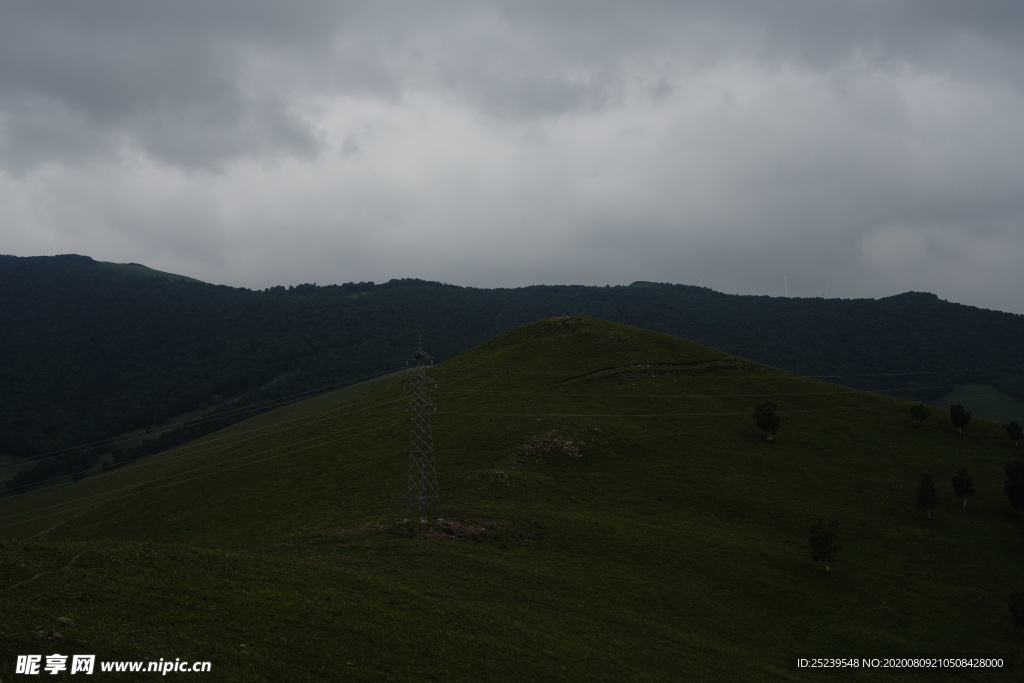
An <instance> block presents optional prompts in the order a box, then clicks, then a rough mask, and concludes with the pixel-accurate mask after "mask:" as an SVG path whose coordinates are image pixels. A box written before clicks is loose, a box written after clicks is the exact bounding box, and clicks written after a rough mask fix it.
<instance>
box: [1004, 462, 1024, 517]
mask: <svg viewBox="0 0 1024 683" xmlns="http://www.w3.org/2000/svg"><path fill="white" fill-rule="evenodd" d="M1004 472H1006V482H1005V483H1004V484H1003V493H1005V494H1006V497H1007V498H1009V499H1010V506H1011V507H1012V508H1013V509H1014V510H1018V511H1020V512H1024V461H1021V460H1011V461H1010V462H1008V463H1006V469H1005V470H1004Z"/></svg>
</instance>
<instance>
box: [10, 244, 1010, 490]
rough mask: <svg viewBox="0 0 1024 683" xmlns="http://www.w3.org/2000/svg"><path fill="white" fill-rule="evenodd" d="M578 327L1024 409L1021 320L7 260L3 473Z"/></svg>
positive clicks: (864, 383)
mask: <svg viewBox="0 0 1024 683" xmlns="http://www.w3.org/2000/svg"><path fill="white" fill-rule="evenodd" d="M337 279H338V280H344V273H339V274H338V278H337ZM575 313H587V314H590V315H593V316H597V317H601V318H606V319H609V320H614V321H616V322H622V323H626V324H629V325H635V326H637V327H643V328H647V329H651V330H655V331H660V332H667V333H670V334H674V335H677V336H681V337H685V338H688V339H692V340H694V341H697V342H700V343H703V344H707V345H710V346H714V347H717V348H720V349H722V350H724V351H727V352H730V353H734V354H737V355H740V356H744V357H747V358H750V359H753V360H755V361H758V362H762V363H767V364H769V365H774V366H776V367H781V368H784V369H786V370H790V371H793V372H797V373H801V374H807V375H814V376H825V377H826V378H827V379H829V380H830V381H833V382H837V383H842V384H848V385H850V386H854V387H858V388H865V389H872V390H876V391H882V392H887V393H891V394H894V395H899V396H904V397H912V398H916V399H918V400H931V399H934V398H937V397H939V396H941V395H943V394H944V393H945V392H946V391H948V390H949V389H950V388H951V387H953V386H957V385H960V384H964V383H989V384H994V385H997V386H999V387H1000V388H1003V389H1004V390H1006V391H1008V392H1010V393H1012V394H1014V395H1017V396H1021V397H1024V382H1022V377H1021V374H1020V373H1021V371H1022V369H1024V346H1022V345H1021V344H1020V343H1019V340H1020V339H1022V338H1024V317H1022V316H1018V315H1012V314H1008V313H1000V312H997V311H988V310H982V309H977V308H972V307H969V306H962V305H958V304H951V303H947V302H943V301H940V300H939V299H938V298H937V297H935V296H934V295H930V294H921V293H907V294H901V295H899V296H893V297H888V298H885V299H880V300H869V299H864V300H836V299H832V300H826V299H788V298H775V297H767V296H739V295H727V294H721V293H718V292H714V291H712V290H710V289H707V288H701V287H693V286H687V285H667V284H655V283H645V282H638V283H634V284H633V285H630V286H617V287H584V286H544V285H540V286H534V287H524V288H518V289H492V290H486V289H475V288H469V287H458V286H454V285H446V284H441V283H436V282H425V281H422V280H415V279H406V280H392V281H390V282H386V283H383V284H374V283H370V282H361V283H347V284H342V285H328V286H318V285H315V284H303V285H298V286H292V287H284V286H279V287H273V288H270V289H267V290H262V291H253V290H248V289H244V288H234V287H227V286H223V285H212V284H206V283H202V282H198V281H194V280H189V279H187V278H182V277H176V276H174V275H171V274H166V273H158V272H157V271H152V270H149V269H147V268H145V267H143V266H138V265H135V264H133V265H131V266H118V265H115V264H106V263H102V262H97V261H94V260H93V259H91V258H88V257H85V256H76V255H65V256H54V257H30V258H22V257H14V256H0V315H2V319H3V321H4V322H3V325H0V361H2V365H0V377H2V382H3V387H4V391H3V392H0V456H2V455H13V456H17V457H39V456H43V455H47V454H52V453H54V452H55V451H58V450H60V449H69V448H78V447H81V446H82V445H83V444H92V447H91V449H90V450H89V451H88V452H89V453H91V454H92V455H97V454H99V453H101V452H109V451H110V450H111V446H110V443H109V441H110V439H112V438H114V437H116V436H117V435H119V434H123V433H125V432H127V431H130V430H135V429H142V428H146V427H152V426H156V425H160V424H161V423H163V422H164V421H165V420H166V419H168V418H170V417H172V416H175V415H179V414H182V413H186V412H189V411H194V410H197V409H209V410H212V409H215V408H216V407H217V406H218V405H220V404H221V403H222V402H225V401H228V400H230V401H231V402H232V405H233V406H235V407H238V406H244V405H246V404H249V405H255V404H259V403H264V402H266V401H269V400H273V399H277V398H280V397H283V396H288V395H293V394H297V393H299V392H304V391H309V390H312V389H316V388H321V387H322V388H326V387H329V386H332V385H335V384H337V383H339V382H343V381H346V380H352V379H354V378H358V377H362V376H366V375H370V374H373V373H379V372H382V371H385V370H388V369H391V368H397V367H401V366H402V364H403V361H404V359H405V358H406V356H408V354H409V352H410V350H411V344H412V340H413V338H414V335H415V333H416V330H417V329H420V330H422V331H423V333H424V336H425V337H427V338H429V340H430V341H429V342H428V350H429V352H430V353H431V354H432V355H433V356H434V357H435V358H437V359H438V360H444V359H445V358H449V357H451V356H453V355H455V354H457V353H459V352H461V351H464V350H466V349H468V348H470V347H472V346H474V345H476V344H479V343H481V342H483V341H486V340H487V339H489V338H491V337H493V336H496V335H497V334H500V333H501V332H504V331H506V330H508V329H510V328H512V327H515V326H517V325H521V324H524V323H526V322H530V321H532V320H536V319H538V318H542V317H547V316H554V315H562V314H575ZM1013 366H1017V367H1013ZM93 459H94V458H93ZM55 460H57V461H59V462H62V463H64V464H63V467H64V470H66V471H67V473H73V472H72V470H76V468H77V470H81V469H82V468H86V469H87V468H88V467H89V466H90V462H89V456H88V454H87V455H82V454H81V453H80V452H76V454H75V457H74V458H71V457H68V458H56V459H55ZM71 460H74V462H71ZM64 470H62V471H64Z"/></svg>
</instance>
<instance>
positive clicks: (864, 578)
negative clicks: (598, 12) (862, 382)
mask: <svg viewBox="0 0 1024 683" xmlns="http://www.w3.org/2000/svg"><path fill="white" fill-rule="evenodd" d="M730 358H731V357H728V356H726V355H725V354H721V353H720V352H716V351H714V350H711V349H707V348H706V347H700V346H698V345H695V344H690V343H688V342H684V341H682V340H678V339H673V338H668V337H664V336H662V335H656V334H653V333H646V332H641V331H639V330H634V329H631V328H626V327H624V326H619V325H612V324H610V323H604V322H602V321H596V320H593V319H589V318H585V317H575V318H572V319H556V320H547V321H540V322H538V323H536V324H534V325H530V326H526V327H524V328H519V329H517V330H515V331H513V332H512V333H509V334H508V335H504V336H502V337H499V338H497V339H495V340H493V341H492V342H490V343H489V344H488V345H485V346H483V347H480V348H478V349H476V350H474V351H472V352H470V353H468V354H466V355H465V356H464V357H460V358H457V359H454V362H452V363H445V364H442V365H440V366H437V367H435V368H431V369H430V370H429V373H430V374H431V376H433V377H435V378H436V379H438V381H439V388H438V392H437V394H436V395H435V398H436V399H437V400H438V402H439V403H440V404H441V407H442V410H441V411H440V412H439V413H438V414H437V417H436V418H435V441H436V443H437V446H438V464H439V470H440V472H441V480H442V497H443V505H444V515H445V517H446V519H448V521H447V522H444V523H441V524H431V525H418V524H412V525H403V524H402V523H401V522H399V521H398V518H399V517H400V516H401V514H402V495H403V493H404V476H405V471H404V468H405V456H404V453H405V449H406V448H407V445H408V442H407V438H408V437H407V427H405V426H404V425H397V426H395V427H394V428H392V429H389V430H384V431H383V432H380V433H375V434H373V435H372V436H371V435H367V436H366V437H364V438H362V439H361V440H354V441H353V442H351V443H346V444H345V445H344V446H343V447H337V448H335V447H325V448H323V449H311V450H309V451H306V452H303V453H302V454H301V455H297V456H296V457H295V458H294V460H292V461H290V462H287V463H281V462H279V461H278V462H275V463H257V464H254V465H253V466H252V467H251V468H244V469H241V470H238V471H237V472H234V473H232V476H231V477H230V478H229V477H223V478H220V479H218V478H216V477H211V478H209V479H207V480H204V481H203V482H201V483H199V484H197V485H196V486H195V487H189V488H186V489H183V490H179V491H168V490H162V491H156V492H153V494H152V496H150V497H148V498H147V499H146V500H130V501H123V502H121V503H118V504H116V505H110V506H107V507H106V509H105V510H104V511H103V515H102V516H98V515H90V516H83V517H82V518H79V519H76V520H74V521H73V522H71V523H69V524H66V525H64V526H62V527H60V528H59V529H58V530H56V531H55V532H54V534H53V538H54V539H55V540H54V541H53V542H50V543H45V544H30V545H28V546H25V547H26V548H28V550H17V549H11V548H10V544H5V545H6V547H5V549H0V551H2V552H0V558H3V557H5V556H4V555H3V552H8V553H14V554H15V558H14V559H15V561H14V562H12V563H0V587H2V586H3V585H9V583H15V582H16V581H18V580H22V579H24V578H25V575H26V573H27V572H32V573H35V568H34V567H27V566H26V567H20V566H19V565H18V562H17V559H18V557H17V556H18V555H20V556H21V557H22V558H24V557H27V556H28V555H26V554H31V553H39V554H40V555H42V556H44V557H43V558H42V559H41V561H40V564H41V565H43V566H45V567H48V568H50V569H51V571H50V572H49V573H47V574H44V575H43V576H41V577H40V578H39V579H37V580H36V581H34V582H32V583H31V584H29V585H28V586H26V587H24V588H23V589H19V590H23V591H25V596H23V597H25V601H24V602H21V603H18V606H17V607H16V608H14V609H13V610H12V612H10V614H12V615H14V616H13V617H12V619H16V621H17V626H12V627H11V628H10V629H9V630H8V629H7V628H6V627H0V631H6V632H8V633H9V634H15V635H16V636H17V637H23V635H24V632H25V629H28V628H32V627H30V626H28V624H30V623H31V622H33V621H34V620H36V621H40V620H42V619H44V618H49V619H50V621H49V622H42V621H40V623H53V620H54V619H56V618H57V616H59V612H60V610H62V609H66V608H65V605H69V604H70V605H72V606H74V609H75V610H78V612H76V614H75V615H71V616H74V617H75V618H76V624H78V623H82V626H81V627H80V629H81V630H79V631H77V632H76V633H75V634H74V637H75V638H80V639H83V640H88V641H89V642H90V643H92V644H94V646H95V647H100V646H102V647H106V648H108V649H109V648H112V647H115V645H114V644H115V643H116V647H118V648H122V649H124V648H134V649H133V650H132V651H138V652H142V651H145V652H147V653H149V654H151V655H152V656H163V657H166V656H168V655H169V654H170V655H171V656H179V655H180V654H181V653H179V652H173V653H172V652H170V650H171V649H172V646H179V647H180V648H181V649H182V650H183V651H188V652H190V653H201V654H202V655H203V656H202V657H199V656H196V657H193V658H196V659H210V660H211V661H214V662H218V661H220V662H222V663H223V669H222V670H224V671H227V672H229V673H228V674H226V676H228V677H226V678H225V679H224V680H246V678H245V676H246V675H249V674H251V673H252V672H256V675H257V676H258V677H257V678H249V679H248V680H291V679H294V678H295V675H294V672H296V671H300V672H303V675H305V676H306V679H308V680H317V679H318V678H321V679H323V680H334V679H336V676H337V672H339V671H342V672H344V671H347V669H346V668H345V667H349V666H352V667H355V668H354V669H353V671H354V672H355V673H354V674H353V678H354V679H356V680H358V679H360V678H365V679H366V680H370V679H374V678H379V677H380V676H381V675H384V676H385V677H386V676H392V677H394V678H396V679H399V680H412V679H421V678H437V679H456V680H470V679H480V678H483V679H498V678H504V677H507V672H509V671H513V672H517V673H519V672H521V678H523V679H524V680H528V679H534V680H550V679H558V678H566V679H570V680H580V679H594V680H602V679H604V680H622V679H630V678H638V677H643V676H644V675H647V676H650V677H652V678H655V679H661V680H669V679H678V678H680V677H682V678H685V679H711V678H714V679H720V680H763V679H769V680H807V677H806V672H799V671H797V670H796V668H795V661H796V657H798V656H838V655H851V654H858V655H861V656H888V655H897V654H918V655H920V654H931V655H964V654H971V653H973V654H985V653H1000V654H1006V655H1009V656H1014V657H1016V658H1017V661H1020V658H1021V654H1022V651H1021V647H1020V641H1019V635H1018V634H1017V633H1016V632H1015V631H1014V629H1013V628H1012V626H1011V625H1010V624H1009V622H1008V619H1007V618H1006V597H1007V596H1008V594H1009V592H1010V591H1011V590H1019V588H1015V587H1014V586H1015V582H1016V581H1017V580H1018V579H1019V567H1020V564H1021V560H1022V554H1024V553H1022V549H1021V547H1020V542H1019V539H1017V538H1016V535H1015V530H1014V528H1013V526H1012V524H1013V522H1014V516H1013V515H1011V514H1009V512H1008V506H1007V505H1006V502H1005V498H1004V497H1003V496H1002V494H1001V490H1000V489H1001V481H1002V480H1001V469H1002V465H1003V463H1004V462H1005V460H1006V458H1007V457H1008V455H1009V453H1010V450H1009V448H1008V444H1006V443H1005V437H1003V436H1002V435H1001V434H1000V432H999V430H1000V428H999V427H998V426H997V425H993V424H989V423H984V422H979V423H978V424H972V425H971V428H970V430H968V435H966V436H965V437H959V436H958V435H956V433H955V430H953V429H952V428H951V427H950V426H949V425H948V424H946V423H944V422H943V420H942V419H934V420H933V422H931V423H929V424H926V425H923V426H916V425H913V424H911V422H910V420H909V418H908V412H907V408H908V404H906V403H903V402H900V401H897V400H894V399H889V398H886V397H881V396H864V395H855V394H849V393H846V390H845V388H841V387H837V386H835V385H828V384H825V383H822V382H817V381H812V380H806V379H803V378H797V377H794V376H791V375H786V374H785V373H781V372H780V371H777V370H773V369H771V368H765V367H763V366H757V365H754V364H729V365H726V364H721V363H717V364H716V363H714V362H711V361H716V360H728V359H730ZM671 363H679V364H683V363H691V364H703V365H701V366H699V367H698V366H696V365H695V366H693V367H689V368H685V369H681V370H679V371H669V370H666V369H664V368H653V369H651V368H648V369H642V368H635V367H633V366H638V365H648V366H651V365H654V366H657V365H667V364H671ZM480 366H486V367H487V368H498V369H499V371H497V372H492V371H487V372H484V371H482V370H480V369H479V367H480ZM474 368H476V369H474ZM610 368H619V369H620V370H612V371H609V369H610ZM597 370H602V372H597V373H596V374H595V371H597ZM513 371H514V372H513ZM567 378H569V379H568V381H563V380H566V379H567ZM780 387H781V388H782V389H783V390H784V391H782V392H779V389H780ZM383 390H384V389H383V388H382V389H381V390H380V391H383ZM463 391H465V392H481V391H489V392H497V393H493V394H479V393H462V392H463ZM774 392H779V393H787V394H790V395H786V396H782V395H779V396H775V400H776V402H777V403H778V404H779V406H780V414H781V415H782V416H783V419H784V421H783V427H782V431H781V432H780V434H779V438H778V441H777V442H776V443H774V444H767V443H766V442H764V440H763V437H762V435H760V434H759V433H758V432H757V430H756V429H755V428H754V425H753V420H752V419H750V417H749V415H750V413H752V412H753V405H754V404H756V403H757V401H756V400H752V399H751V398H748V396H750V395H763V396H773V393H774ZM797 393H803V394H806V395H803V396H799V395H793V394H797ZM581 394H582V395H581ZM694 394H701V395H700V396H694ZM373 396H374V394H369V395H367V398H372V397H373ZM616 397H617V398H616ZM296 409H297V407H296ZM801 410H806V411H808V412H797V411H801ZM485 411H491V412H500V413H502V415H496V416H492V417H481V416H474V415H467V414H465V413H473V412H485ZM599 411H600V412H601V413H602V414H613V413H615V412H618V413H620V416H619V417H615V416H613V417H601V418H590V417H580V416H579V415H581V414H585V413H591V412H599ZM396 412H397V413H399V414H401V411H396ZM655 412H664V413H678V414H687V413H703V415H701V416H700V417H690V418H650V419H646V418H645V419H637V418H632V417H628V415H633V414H638V413H655ZM460 413H462V414H460ZM744 413H746V414H744ZM538 414H541V415H542V416H540V417H538V416H537V415H538ZM559 415H562V416H561V417H560V416H559ZM938 417H940V416H936V418H938ZM942 417H944V416H942ZM315 433H316V431H315V430H312V429H311V431H310V434H311V435H314V434H315ZM995 437H1000V438H995ZM282 438H283V437H282ZM267 445H273V439H270V442H269V443H268V444H267ZM229 455H230V453H228V452H225V453H224V456H223V457H228V456H229ZM577 455H578V456H579V457H577ZM961 465H967V466H968V468H969V469H970V470H971V472H972V474H973V475H974V476H975V478H976V480H977V482H978V495H977V496H976V497H975V498H974V499H972V501H971V504H970V506H969V508H968V510H966V511H964V510H961V509H959V508H958V506H957V505H958V504H957V503H956V502H955V501H952V500H950V498H951V494H949V493H948V492H947V493H945V494H944V495H945V503H946V506H945V507H944V508H941V509H940V511H939V512H938V513H937V515H936V519H935V520H932V521H931V522H928V521H927V520H925V519H924V517H923V515H921V514H918V513H916V512H915V511H914V510H913V487H914V486H915V485H916V481H917V477H918V475H919V474H920V473H921V472H922V471H931V472H933V473H935V474H936V479H937V481H938V482H939V484H940V487H943V486H945V483H944V482H945V480H946V479H948V478H949V477H951V476H952V474H953V473H955V471H956V469H957V468H959V467H960V466H961ZM944 471H945V474H943V472H944ZM947 488H948V486H947ZM817 516H825V517H833V516H834V517H837V518H839V519H840V521H841V524H842V527H841V529H842V533H843V541H844V546H845V550H844V552H843V554H842V556H841V557H840V562H839V564H838V565H837V567H836V569H835V570H834V572H833V574H832V575H831V576H825V575H824V572H822V571H821V569H820V568H818V567H815V566H814V565H812V564H811V563H810V560H809V559H808V552H807V548H806V534H807V528H808V527H809V525H810V523H811V522H812V521H813V519H814V518H815V517H817ZM82 539H92V542H91V543H90V544H89V545H88V546H85V547H87V548H90V549H95V550H96V552H97V553H98V558H99V560H98V562H97V564H96V565H94V564H90V561H89V558H90V553H86V554H85V555H83V556H82V557H81V558H80V559H79V560H78V561H77V562H76V563H75V565H74V567H73V569H72V570H71V571H68V572H66V574H67V575H69V576H70V575H71V574H73V573H83V574H84V572H85V571H86V570H88V571H90V572H93V574H92V575H91V576H92V578H91V579H89V580H90V581H93V582H94V585H95V595H101V594H102V593H103V591H104V590H109V589H110V585H111V583H110V582H113V581H115V571H114V570H113V569H112V567H113V564H111V563H114V562H115V561H116V560H118V558H120V561H123V562H126V563H129V564H127V565H126V567H125V569H124V571H127V572H128V573H132V572H137V573H138V576H137V577H134V576H133V577H132V578H131V580H129V581H127V583H126V587H124V588H119V590H124V591H127V592H128V595H134V594H136V593H137V594H138V595H139V604H142V605H144V606H145V610H146V613H145V614H138V615H135V614H132V613H131V612H130V611H124V608H123V607H122V608H120V609H121V611H118V610H119V608H118V607H117V605H113V606H105V605H103V604H98V605H97V604H92V602H90V601H89V600H86V599H83V596H84V595H85V594H84V592H83V591H85V589H84V588H82V589H79V588H77V587H76V586H77V584H74V583H73V582H71V580H70V578H68V581H69V585H68V587H67V589H66V592H65V593H64V594H63V596H64V597H63V598H61V599H59V600H58V599H55V598H54V597H53V596H52V595H51V594H50V593H49V592H47V588H46V583H45V582H44V579H45V580H46V581H56V580H57V579H58V578H63V577H64V576H65V573H62V572H60V571H59V570H58V568H59V567H61V566H64V564H65V563H66V561H67V558H69V557H73V556H74V554H75V553H76V552H79V549H80V548H81V547H83V546H82V545H81V542H82ZM153 541H160V542H159V543H154V542H153ZM133 549H135V551H136V552H137V553H139V555H138V556H139V557H143V558H145V557H147V556H151V557H154V558H156V559H154V560H145V561H143V560H135V561H134V562H135V564H130V563H131V562H133V560H132V558H131V556H130V553H131V552H132V550H133ZM103 553H108V554H109V555H108V556H104V555H103ZM47 554H50V555H54V557H52V558H47V557H46V555H47ZM58 555H59V557H57V556H58ZM192 556H195V557H196V558H198V559H195V560H192V559H188V558H191V557H192ZM108 561H109V562H108ZM147 562H152V566H150V565H148V564H146V563H147ZM140 563H141V564H140ZM108 564H109V565H110V566H108ZM179 565H181V566H179ZM157 568H159V570H160V571H159V577H157V576H156V575H155V574H154V572H157ZM193 569H194V570H193ZM8 579H10V581H9V582H8ZM367 581H369V582H370V583H369V584H367V583H366V582H367ZM154 587H157V588H156V589H154ZM180 595H185V596H190V599H191V601H192V602H190V603H186V602H185V601H184V600H185V599H184V598H181V597H180ZM158 596H163V597H164V598H165V599H166V600H168V601H169V604H166V605H165V604H162V603H160V602H159V600H158ZM167 596H171V597H169V598H168V597H167ZM127 600H128V598H127V597H126V598H125V601H127ZM340 600H347V601H348V602H343V603H342V604H341V606H340V607H339V603H338V601H340ZM115 602H117V603H121V602H122V601H121V598H120V597H118V598H116V599H115ZM185 604H190V605H191V604H194V605H200V606H203V605H205V606H210V605H216V608H215V609H211V610H209V611H207V612H203V616H202V619H200V618H198V617H195V618H191V617H189V613H188V609H189V608H186V607H185V606H184V605H185ZM79 613H81V614H84V615H85V616H84V617H83V620H82V621H81V622H79V621H78V617H77V615H78V614H79ZM55 615H56V616H55ZM12 623H14V622H13V621H12ZM86 624H88V626H86ZM204 624H205V625H204ZM47 628H49V627H47ZM115 633H116V634H121V635H119V636H118V637H116V638H115V636H114V635H112V634H115ZM132 633H135V634H136V635H131V634H132ZM218 633H221V634H226V635H225V637H224V638H221V637H218V635H217V634H218ZM233 636H238V637H236V638H234V640H238V642H239V643H245V644H246V649H251V650H253V653H251V654H242V653H240V651H239V645H238V643H233V642H230V641H231V640H232V637H233ZM243 636H244V637H245V638H246V640H240V638H241V637H243ZM70 637H71V636H69V638H70ZM299 638H301V639H302V641H303V642H302V644H301V645H297V646H295V647H294V648H293V649H289V646H288V643H289V642H294V641H295V640H296V639H299ZM965 650H967V651H965ZM350 662H351V664H350ZM360 667H362V668H360ZM286 672H291V675H284V673H286ZM503 672H504V676H503V675H502V673H503ZM1016 672H1017V673H1018V674H1019V670H1016ZM844 673H848V677H849V679H850V680H932V679H933V678H932V677H930V676H928V675H927V674H924V673H921V672H906V671H901V672H898V675H897V674H896V673H894V674H892V675H889V676H886V675H885V674H881V675H879V674H878V672H844ZM1002 673H1003V675H1002V676H1001V677H1000V676H999V675H997V674H993V673H992V672H980V673H976V674H974V675H972V676H970V677H968V678H966V680H1012V678H1007V677H1006V675H1005V672H1002ZM275 675H276V676H277V678H275V677H274V676H275ZM282 675H284V677H283V678H281V676H282ZM262 676H266V678H260V677H262ZM332 676H333V677H334V678H332Z"/></svg>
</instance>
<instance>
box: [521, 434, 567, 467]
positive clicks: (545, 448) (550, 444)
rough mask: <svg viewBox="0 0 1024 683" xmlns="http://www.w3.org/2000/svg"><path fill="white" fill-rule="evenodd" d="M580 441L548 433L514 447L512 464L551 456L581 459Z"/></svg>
mask: <svg viewBox="0 0 1024 683" xmlns="http://www.w3.org/2000/svg"><path fill="white" fill-rule="evenodd" d="M580 443H582V442H580V441H574V440H572V439H570V438H568V437H565V436H561V435H559V434H556V433H553V432H550V433H548V434H545V435H543V436H539V437H534V438H532V439H530V440H529V441H527V442H526V443H524V444H522V445H521V446H518V447H516V449H515V450H514V451H513V452H512V463H513V464H518V463H520V462H523V461H524V460H526V459H528V458H529V459H534V458H543V457H547V456H552V455H555V456H557V455H567V456H569V457H570V458H582V457H583V452H582V451H581V450H580Z"/></svg>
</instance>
